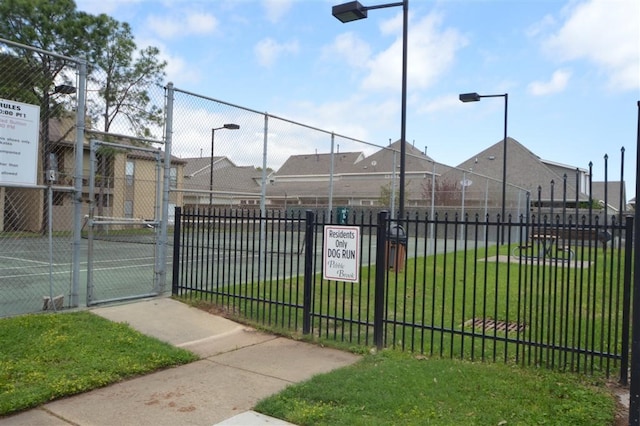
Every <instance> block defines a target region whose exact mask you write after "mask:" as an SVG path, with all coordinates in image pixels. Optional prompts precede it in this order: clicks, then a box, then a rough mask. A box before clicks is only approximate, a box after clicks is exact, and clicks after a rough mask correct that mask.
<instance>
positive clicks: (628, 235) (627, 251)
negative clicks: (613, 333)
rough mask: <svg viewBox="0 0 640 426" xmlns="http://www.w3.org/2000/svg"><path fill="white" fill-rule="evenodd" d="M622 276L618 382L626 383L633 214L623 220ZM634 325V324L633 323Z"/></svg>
mask: <svg viewBox="0 0 640 426" xmlns="http://www.w3.org/2000/svg"><path fill="white" fill-rule="evenodd" d="M624 239H625V244H624V245H625V247H624V278H623V280H624V281H623V285H624V287H623V289H624V290H623V296H622V300H623V305H622V333H621V334H622V354H621V360H620V383H621V384H622V385H625V386H626V385H627V382H628V376H629V311H630V310H631V261H632V260H631V259H632V253H633V216H627V217H626V221H625V234H624ZM634 325H635V324H634Z"/></svg>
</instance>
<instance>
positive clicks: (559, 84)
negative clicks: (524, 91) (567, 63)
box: [529, 70, 571, 96]
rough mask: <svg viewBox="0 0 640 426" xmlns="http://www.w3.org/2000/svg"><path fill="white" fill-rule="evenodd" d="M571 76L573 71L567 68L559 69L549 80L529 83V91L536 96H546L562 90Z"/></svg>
mask: <svg viewBox="0 0 640 426" xmlns="http://www.w3.org/2000/svg"><path fill="white" fill-rule="evenodd" d="M569 78H571V72H569V71H567V70H557V71H556V72H554V73H553V75H552V76H551V80H549V81H534V82H533V83H531V84H529V93H531V94H532V95H534V96H544V95H550V94H553V93H558V92H562V91H563V90H564V89H565V88H566V87H567V83H568V82H569Z"/></svg>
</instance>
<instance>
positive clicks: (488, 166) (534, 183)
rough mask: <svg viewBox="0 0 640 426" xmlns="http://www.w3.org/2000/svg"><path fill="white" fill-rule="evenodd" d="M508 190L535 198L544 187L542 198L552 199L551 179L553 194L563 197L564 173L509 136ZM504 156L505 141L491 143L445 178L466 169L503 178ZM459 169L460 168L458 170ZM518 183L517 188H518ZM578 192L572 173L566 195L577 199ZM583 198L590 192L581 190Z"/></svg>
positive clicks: (498, 178) (573, 170)
mask: <svg viewBox="0 0 640 426" xmlns="http://www.w3.org/2000/svg"><path fill="white" fill-rule="evenodd" d="M507 141H508V142H507V186H508V189H507V191H510V192H512V191H514V190H517V189H518V188H521V189H522V190H526V191H529V193H530V194H531V199H532V200H535V199H536V198H537V197H538V188H540V198H541V199H543V200H549V199H551V195H552V194H551V187H552V185H551V182H553V183H554V191H553V197H554V199H556V200H562V197H563V195H562V188H563V184H564V183H563V180H564V178H563V176H561V175H560V174H559V173H558V171H559V167H560V164H559V163H552V164H553V168H552V167H549V164H548V163H549V162H547V161H544V160H542V159H541V158H540V157H538V156H537V155H535V154H534V153H533V152H531V151H530V150H529V149H527V148H526V147H525V146H524V145H522V144H521V143H520V142H518V141H517V140H515V139H513V138H507ZM503 158H504V144H503V141H502V140H501V141H499V142H498V143H496V144H494V145H492V146H490V147H489V148H487V149H485V150H483V151H481V152H479V153H478V154H476V155H474V156H473V157H471V158H469V159H468V160H466V161H464V162H462V163H460V164H459V165H458V166H457V167H456V168H455V169H454V170H452V171H451V172H449V173H448V175H447V176H444V178H449V179H452V176H451V175H455V176H453V179H454V181H455V182H457V181H459V180H460V179H459V178H460V176H459V175H461V174H462V172H463V171H465V172H467V173H469V174H470V175H473V174H476V175H479V176H485V177H487V178H490V179H491V180H493V181H495V182H502V164H503ZM456 169H457V170H456ZM567 170H568V171H569V172H573V173H574V174H575V172H576V170H578V171H580V169H577V168H571V167H570V166H567ZM514 187H516V188H514ZM575 196H576V179H572V176H570V175H568V177H567V192H566V197H567V199H569V200H574V199H575ZM579 198H580V199H581V200H585V199H588V197H587V196H586V194H584V193H583V192H579Z"/></svg>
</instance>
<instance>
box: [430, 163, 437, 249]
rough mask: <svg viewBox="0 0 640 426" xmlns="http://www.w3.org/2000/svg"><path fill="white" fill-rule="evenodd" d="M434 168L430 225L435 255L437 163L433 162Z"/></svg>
mask: <svg viewBox="0 0 640 426" xmlns="http://www.w3.org/2000/svg"><path fill="white" fill-rule="evenodd" d="M431 163H432V164H433V168H432V169H431V225H430V228H431V230H430V233H431V244H432V249H433V251H432V253H435V249H436V237H435V234H434V229H433V227H434V223H435V214H436V213H435V212H436V162H435V161H432V162H431Z"/></svg>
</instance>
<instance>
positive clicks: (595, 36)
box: [544, 0, 640, 90]
mask: <svg viewBox="0 0 640 426" xmlns="http://www.w3.org/2000/svg"><path fill="white" fill-rule="evenodd" d="M567 12H568V17H567V19H566V21H565V22H564V24H563V26H562V28H560V29H559V30H558V31H557V32H556V33H555V34H553V35H552V36H550V37H549V38H548V39H547V40H546V42H545V44H544V46H545V48H546V49H547V50H548V52H549V53H550V54H551V55H554V56H556V57H557V58H558V59H560V60H561V61H567V62H568V61H575V60H580V59H584V60H587V61H589V62H591V63H593V64H595V65H596V66H597V67H598V68H599V69H600V70H601V71H602V72H603V73H605V74H607V76H608V83H609V86H610V87H612V88H615V89H617V90H629V89H637V88H640V78H639V76H640V49H638V42H639V40H640V2H639V1H638V0H589V1H585V2H581V3H577V4H572V5H571V6H570V8H569V9H567Z"/></svg>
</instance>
